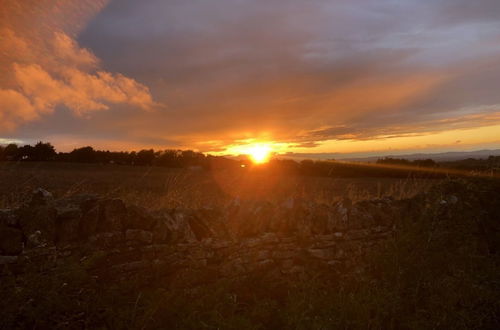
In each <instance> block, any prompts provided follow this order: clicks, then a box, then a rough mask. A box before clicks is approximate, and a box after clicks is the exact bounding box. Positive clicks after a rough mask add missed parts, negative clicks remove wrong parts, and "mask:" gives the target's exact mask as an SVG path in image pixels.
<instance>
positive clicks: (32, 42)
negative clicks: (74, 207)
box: [0, 1, 160, 132]
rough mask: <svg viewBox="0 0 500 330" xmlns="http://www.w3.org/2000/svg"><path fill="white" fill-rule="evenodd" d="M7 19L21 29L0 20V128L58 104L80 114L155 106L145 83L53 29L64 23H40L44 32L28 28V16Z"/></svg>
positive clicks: (33, 117) (6, 128) (49, 111)
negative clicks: (105, 67) (104, 62)
mask: <svg viewBox="0 0 500 330" xmlns="http://www.w3.org/2000/svg"><path fill="white" fill-rule="evenodd" d="M69 3H70V2H69V1H66V2H64V1H63V2H62V4H63V5H62V6H63V7H64V5H65V6H66V7H64V8H63V9H65V10H67V8H68V7H69V8H70V9H72V8H73V7H71V6H70V5H69ZM44 5H45V6H46V7H47V8H48V9H47V10H46V11H43V10H42V11H41V12H40V14H47V11H48V12H51V10H52V9H53V8H52V7H50V2H44V1H42V4H41V5H39V7H36V8H38V9H39V10H41V9H40V8H41V7H43V6H44ZM8 8H14V9H15V7H13V6H10V7H8V6H7V9H8ZM14 9H12V10H13V11H15V10H14ZM73 9H74V8H73ZM52 11H53V10H52ZM63 11H64V10H63ZM82 15H83V16H88V14H85V13H83V14H82ZM45 16H46V15H45ZM31 19H35V18H34V17H31ZM46 19H54V17H46ZM19 20H21V18H19ZM19 24H21V26H19ZM75 24H76V25H78V23H75ZM11 25H12V26H15V27H18V30H19V31H20V33H21V34H20V33H18V32H17V31H16V32H14V30H12V29H11V27H10V26H8V24H5V23H4V26H3V27H2V26H0V31H1V33H2V35H3V38H2V43H1V46H0V50H1V51H2V52H1V53H0V54H1V55H0V64H1V70H2V73H3V78H1V80H0V96H1V99H0V104H1V105H2V106H1V107H0V118H2V121H0V132H1V131H13V130H14V129H16V128H17V127H18V126H20V125H22V124H23V123H25V122H29V121H33V120H37V119H40V118H41V117H42V116H45V115H50V114H52V113H54V111H55V109H56V108H58V107H63V108H65V109H68V110H70V111H71V112H73V113H74V114H75V115H77V116H85V117H88V116H89V115H90V114H91V113H93V112H97V111H104V110H109V109H110V107H111V106H116V105H122V106H130V107H134V108H137V109H141V110H152V109H155V108H158V107H160V104H158V103H156V102H154V101H153V99H152V96H151V93H150V91H149V88H148V87H146V86H145V85H143V84H141V83H139V82H137V81H135V80H134V79H132V78H130V77H127V76H125V75H123V74H120V73H113V72H109V71H106V70H102V69H101V68H100V65H101V63H100V60H99V59H98V58H97V57H96V56H95V55H94V54H93V53H92V52H91V51H90V50H89V49H86V48H83V47H80V46H79V45H78V43H77V42H76V40H75V39H73V38H72V37H70V36H69V35H68V34H66V33H65V32H64V31H62V30H60V29H59V28H60V27H61V26H64V24H60V25H57V24H55V25H52V26H49V27H46V26H44V29H43V30H44V34H40V32H39V31H33V30H32V29H31V28H33V29H34V28H35V27H36V26H33V25H32V24H30V22H27V23H19V22H17V21H12V23H11ZM70 30H71V29H70Z"/></svg>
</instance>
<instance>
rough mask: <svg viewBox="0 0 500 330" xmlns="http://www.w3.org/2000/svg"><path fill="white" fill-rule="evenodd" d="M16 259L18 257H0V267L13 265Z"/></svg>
mask: <svg viewBox="0 0 500 330" xmlns="http://www.w3.org/2000/svg"><path fill="white" fill-rule="evenodd" d="M18 259H19V257H18V256H0V265H8V264H14V263H16V262H17V261H18Z"/></svg>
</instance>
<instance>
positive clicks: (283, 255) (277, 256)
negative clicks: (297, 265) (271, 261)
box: [272, 249, 298, 259]
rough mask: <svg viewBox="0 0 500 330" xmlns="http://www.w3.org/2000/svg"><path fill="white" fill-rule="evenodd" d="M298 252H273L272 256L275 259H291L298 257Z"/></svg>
mask: <svg viewBox="0 0 500 330" xmlns="http://www.w3.org/2000/svg"><path fill="white" fill-rule="evenodd" d="M297 250H298V249H295V250H285V251H273V254H272V255H273V258H275V259H291V258H294V257H296V256H297V255H298V251H297Z"/></svg>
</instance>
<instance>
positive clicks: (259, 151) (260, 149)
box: [243, 144, 272, 164]
mask: <svg viewBox="0 0 500 330" xmlns="http://www.w3.org/2000/svg"><path fill="white" fill-rule="evenodd" d="M271 150H272V149H271V147H270V146H269V145H265V144H258V145H252V146H249V147H248V148H245V150H244V151H243V152H244V153H245V154H246V155H248V156H250V159H251V160H252V162H254V163H255V164H263V163H267V162H268V161H269V158H270V156H271Z"/></svg>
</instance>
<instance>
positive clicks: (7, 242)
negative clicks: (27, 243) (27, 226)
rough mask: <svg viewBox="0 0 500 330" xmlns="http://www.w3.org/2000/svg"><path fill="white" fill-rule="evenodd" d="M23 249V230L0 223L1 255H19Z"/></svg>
mask: <svg viewBox="0 0 500 330" xmlns="http://www.w3.org/2000/svg"><path fill="white" fill-rule="evenodd" d="M22 250H23V233H22V231H21V230H19V229H16V228H11V227H6V226H2V225H0V255H18V254H20V253H21V252H22Z"/></svg>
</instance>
